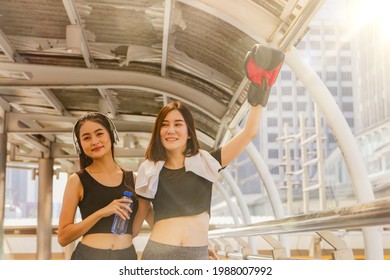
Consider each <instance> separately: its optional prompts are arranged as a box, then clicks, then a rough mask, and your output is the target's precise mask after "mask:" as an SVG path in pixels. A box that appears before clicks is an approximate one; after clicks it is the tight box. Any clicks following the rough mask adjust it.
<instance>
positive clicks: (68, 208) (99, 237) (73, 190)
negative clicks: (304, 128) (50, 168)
mask: <svg viewBox="0 0 390 280" xmlns="http://www.w3.org/2000/svg"><path fill="white" fill-rule="evenodd" d="M73 140H74V146H75V149H76V152H77V153H78V155H79V158H80V170H79V171H77V172H76V173H73V174H72V175H70V176H69V179H68V181H67V184H66V188H65V193H64V197H63V203H62V210H61V214H60V219H59V225H58V242H59V244H60V245H61V246H66V245H68V244H69V243H71V242H73V241H76V240H78V239H79V238H81V241H80V242H79V243H78V244H77V247H76V249H75V250H74V252H73V254H72V257H71V259H74V260H80V259H87V260H91V259H112V260H119V259H125V260H129V259H134V260H135V259H137V254H136V251H135V248H134V246H133V242H132V223H133V219H134V216H135V213H136V211H137V209H138V199H137V197H136V195H135V194H134V193H135V192H134V186H135V179H136V178H135V176H134V174H133V172H131V171H125V170H123V169H122V168H121V167H120V166H119V165H118V164H117V162H116V161H115V158H114V144H116V143H117V142H118V132H117V130H116V128H115V125H114V123H113V122H112V120H110V119H109V118H108V117H107V116H105V115H103V114H100V113H87V114H85V115H83V116H82V117H80V118H79V119H78V121H77V122H76V124H75V125H74V128H73ZM126 190H129V191H132V192H133V194H134V195H133V198H132V199H133V208H132V209H130V208H129V206H127V205H126V203H125V202H126V199H125V198H121V197H122V196H123V193H124V191H126ZM77 207H79V209H80V213H81V217H82V220H81V221H80V222H75V215H76V210H77ZM128 212H129V213H131V214H130V215H128ZM115 214H118V215H119V216H120V217H121V218H122V219H130V223H129V226H128V230H127V233H126V234H124V235H117V234H112V233H111V225H112V222H113V219H114V216H115Z"/></svg>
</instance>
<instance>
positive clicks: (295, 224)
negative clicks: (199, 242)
mask: <svg viewBox="0 0 390 280" xmlns="http://www.w3.org/2000/svg"><path fill="white" fill-rule="evenodd" d="M383 225H390V198H383V199H378V200H374V201H370V202H367V203H359V204H356V205H355V206H351V207H340V208H335V209H331V210H326V211H321V212H317V213H312V214H305V215H298V216H292V217H287V218H283V219H275V220H270V221H265V222H259V223H253V224H249V225H242V226H234V227H230V228H223V229H214V230H210V231H209V239H210V242H211V243H212V244H217V242H216V240H219V239H220V240H223V239H226V238H234V239H236V238H241V237H248V236H261V237H262V238H263V239H265V240H266V241H267V242H268V243H269V244H270V245H271V246H272V248H273V251H272V253H273V256H272V258H273V259H289V258H288V257H287V254H286V251H285V248H284V247H283V245H282V244H280V242H279V241H278V240H276V239H273V238H272V237H271V236H270V235H271V234H290V233H304V232H316V233H317V234H318V235H320V236H321V238H322V239H323V240H325V241H326V242H327V243H329V244H330V245H331V246H332V247H333V248H334V249H335V252H334V254H333V255H332V257H333V259H353V253H352V249H350V248H348V247H347V245H346V243H345V241H344V240H342V239H340V238H339V237H338V236H336V235H335V234H332V233H331V232H330V231H332V230H347V229H356V228H364V227H370V226H383ZM271 238H272V239H271ZM236 241H237V240H236ZM238 243H239V244H240V246H241V247H242V250H241V252H237V251H231V252H227V253H228V254H232V255H231V256H232V257H233V258H237V254H238V255H240V256H241V257H242V258H243V259H251V258H257V257H261V256H258V255H255V254H251V253H250V252H248V248H247V246H246V245H245V244H244V243H243V242H241V243H240V242H238ZM216 249H217V250H216V251H221V250H220V246H218V244H217V246H216ZM245 250H246V251H245ZM226 257H229V256H228V255H226Z"/></svg>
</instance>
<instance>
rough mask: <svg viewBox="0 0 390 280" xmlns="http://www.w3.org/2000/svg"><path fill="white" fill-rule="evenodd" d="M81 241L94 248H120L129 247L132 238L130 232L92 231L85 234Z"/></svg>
mask: <svg viewBox="0 0 390 280" xmlns="http://www.w3.org/2000/svg"><path fill="white" fill-rule="evenodd" d="M81 243H83V244H84V245H87V246H90V247H93V248H96V249H111V250H121V249H126V248H128V247H130V246H131V245H132V244H133V239H132V236H131V235H130V234H125V235H118V234H111V233H94V234H88V235H85V236H84V237H83V239H82V240H81Z"/></svg>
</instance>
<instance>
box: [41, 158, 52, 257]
mask: <svg viewBox="0 0 390 280" xmlns="http://www.w3.org/2000/svg"><path fill="white" fill-rule="evenodd" d="M53 165H54V160H53V159H51V158H41V159H39V175H38V176H39V177H38V228H37V259H38V260H50V259H51V239H52V208H53Z"/></svg>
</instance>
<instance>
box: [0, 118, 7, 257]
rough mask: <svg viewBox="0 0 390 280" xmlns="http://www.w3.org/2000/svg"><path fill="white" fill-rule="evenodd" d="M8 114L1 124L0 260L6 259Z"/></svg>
mask: <svg viewBox="0 0 390 280" xmlns="http://www.w3.org/2000/svg"><path fill="white" fill-rule="evenodd" d="M6 116H7V115H6V114H5V113H4V114H3V119H2V122H0V260H2V259H4V212H5V187H6V184H5V183H6V182H5V177H6V164H7V130H6V126H5V124H6Z"/></svg>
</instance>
